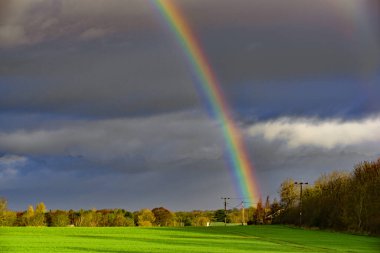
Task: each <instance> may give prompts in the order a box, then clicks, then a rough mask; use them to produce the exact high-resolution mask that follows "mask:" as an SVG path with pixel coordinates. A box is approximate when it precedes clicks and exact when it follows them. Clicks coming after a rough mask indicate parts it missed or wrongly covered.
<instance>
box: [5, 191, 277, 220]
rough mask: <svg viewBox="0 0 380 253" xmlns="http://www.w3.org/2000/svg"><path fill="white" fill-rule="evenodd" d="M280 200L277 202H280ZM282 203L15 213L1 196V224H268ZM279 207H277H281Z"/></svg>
mask: <svg viewBox="0 0 380 253" xmlns="http://www.w3.org/2000/svg"><path fill="white" fill-rule="evenodd" d="M276 203H277V202H276ZM273 206H277V207H278V208H279V204H271V203H270V202H269V197H268V198H267V201H266V203H265V205H262V203H261V202H259V204H258V205H257V207H252V206H251V207H248V208H245V209H244V212H242V209H240V208H237V207H235V208H232V209H229V210H226V211H225V210H224V209H219V210H193V211H178V212H172V211H170V210H168V209H166V208H164V207H157V208H153V209H152V210H150V209H141V210H139V211H135V212H130V211H127V210H124V209H102V210H96V209H91V210H83V209H81V210H77V211H75V210H69V211H66V210H49V211H47V209H46V206H45V204H44V203H43V202H41V203H38V204H37V205H36V206H32V205H30V206H29V207H28V208H27V209H26V210H24V211H21V212H15V211H12V210H9V209H8V208H7V200H6V199H4V198H1V199H0V226H52V227H65V226H76V227H112V226H117V227H124V226H143V227H150V226H173V227H180V226H208V225H210V223H211V222H220V223H221V222H224V221H225V220H226V221H227V223H239V224H242V223H244V224H266V223H269V221H268V220H266V219H265V217H266V215H268V214H269V213H271V212H272V211H271V208H272V207H273ZM278 208H277V209H278Z"/></svg>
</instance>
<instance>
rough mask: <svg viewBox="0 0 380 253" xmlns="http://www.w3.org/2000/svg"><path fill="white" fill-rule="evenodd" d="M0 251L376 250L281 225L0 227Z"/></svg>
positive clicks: (350, 238) (372, 242) (370, 243)
mask: <svg viewBox="0 0 380 253" xmlns="http://www.w3.org/2000/svg"><path fill="white" fill-rule="evenodd" d="M0 252H1V253H2V252H12V253H17V252H31V253H33V252H38V253H43V252H108V253H119V252H131V253H133V252H165V253H166V252H217V253H220V252H228V253H234V252H380V238H376V237H368V236H357V235H349V234H342V233H333V232H326V231H311V230H302V229H298V228H289V227H284V226H244V227H242V226H230V227H186V228H138V227H130V228H128V227H127V228H48V227H37V228H35V227H3V228H1V227H0Z"/></svg>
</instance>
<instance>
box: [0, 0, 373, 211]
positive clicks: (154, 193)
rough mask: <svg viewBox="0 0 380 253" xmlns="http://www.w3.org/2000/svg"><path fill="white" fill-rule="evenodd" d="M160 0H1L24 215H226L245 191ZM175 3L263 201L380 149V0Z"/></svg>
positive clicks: (0, 117)
mask: <svg viewBox="0 0 380 253" xmlns="http://www.w3.org/2000/svg"><path fill="white" fill-rule="evenodd" d="M152 1H154V0H150V1H148V0H0V196H4V197H6V198H7V199H8V202H9V207H10V208H11V209H14V210H24V209H26V208H27V206H28V205H29V204H36V203H38V202H40V201H43V202H44V203H45V204H46V206H47V208H48V209H58V208H60V209H80V208H85V209H90V208H97V209H102V208H125V209H128V210H138V209H140V208H154V207H158V206H164V207H166V208H168V209H171V210H193V209H219V208H222V207H223V202H222V200H221V199H220V198H221V197H224V196H227V197H234V198H238V197H239V195H238V191H237V183H236V182H234V179H233V177H232V175H231V169H230V168H229V165H228V161H227V160H228V155H227V154H226V148H225V143H224V139H223V135H222V131H221V128H220V124H219V122H218V121H217V120H216V119H215V118H213V117H212V115H211V114H210V112H209V111H208V108H207V101H205V97H204V96H203V95H202V94H200V92H199V90H198V89H197V88H196V85H195V84H194V80H195V79H196V77H194V74H193V71H192V70H191V68H190V66H189V64H188V63H187V60H186V56H185V54H184V52H183V50H182V49H181V47H180V46H179V45H178V42H177V41H176V38H175V36H174V35H173V34H172V32H171V31H170V29H169V28H168V25H167V24H166V23H165V22H164V20H163V19H162V17H161V15H160V14H159V13H158V12H157V10H156V9H155V8H154V6H153V4H152ZM173 2H174V4H175V5H176V6H177V7H178V8H179V9H180V10H181V11H182V12H183V14H184V17H185V19H186V20H187V21H188V23H189V25H190V27H191V28H192V30H193V33H194V34H195V35H196V37H197V39H198V40H199V43H200V45H202V49H203V51H204V52H205V55H207V59H208V61H209V63H210V65H211V66H212V68H213V70H214V72H215V73H216V75H217V77H218V79H219V81H220V86H221V89H222V90H223V92H224V94H225V97H226V99H227V102H228V104H229V107H230V111H231V112H232V117H233V119H234V121H235V123H236V125H237V126H238V127H239V129H240V130H241V133H242V136H243V137H244V140H245V143H246V147H247V150H248V153H249V158H250V160H251V162H252V163H253V164H254V167H255V174H256V183H257V185H258V186H259V187H260V190H261V194H262V197H263V198H265V197H266V196H267V195H269V196H270V197H271V198H272V199H273V198H275V197H277V198H278V189H279V186H280V184H281V182H282V181H283V180H285V179H287V178H293V179H295V180H303V181H308V182H310V183H312V182H314V180H316V179H317V178H318V177H319V176H320V175H321V174H323V173H329V172H331V171H334V170H343V171H351V170H352V169H353V167H354V165H355V164H357V163H359V162H361V161H365V160H375V159H377V158H378V157H380V135H379V134H378V132H379V130H380V99H378V96H379V94H380V3H379V2H378V1H376V0H335V1H331V0H313V1H305V0H288V1H280V0H255V1H251V0H234V1H230V0H173ZM239 201H240V200H238V199H234V200H231V201H230V204H231V205H234V204H238V202H239ZM235 202H236V203H235Z"/></svg>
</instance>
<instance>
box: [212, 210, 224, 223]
mask: <svg viewBox="0 0 380 253" xmlns="http://www.w3.org/2000/svg"><path fill="white" fill-rule="evenodd" d="M225 216H226V214H225V212H224V209H219V210H216V211H215V212H214V219H215V221H216V222H224V218H225Z"/></svg>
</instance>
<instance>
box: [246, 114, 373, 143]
mask: <svg viewBox="0 0 380 253" xmlns="http://www.w3.org/2000/svg"><path fill="white" fill-rule="evenodd" d="M379 130H380V117H374V118H366V119H363V120H357V121H342V120H340V119H334V120H318V119H310V118H309V119H308V118H281V119H277V120H274V121H268V122H263V123H258V124H255V125H252V126H251V127H249V128H248V133H249V135H251V136H262V137H263V138H264V139H265V140H267V141H284V142H285V143H286V144H287V145H288V146H289V147H290V148H298V147H301V146H315V147H322V148H328V149H331V148H334V147H338V146H350V145H359V144H363V143H366V142H370V143H374V142H380V135H379Z"/></svg>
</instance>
